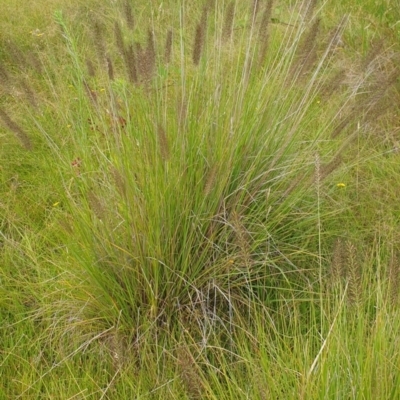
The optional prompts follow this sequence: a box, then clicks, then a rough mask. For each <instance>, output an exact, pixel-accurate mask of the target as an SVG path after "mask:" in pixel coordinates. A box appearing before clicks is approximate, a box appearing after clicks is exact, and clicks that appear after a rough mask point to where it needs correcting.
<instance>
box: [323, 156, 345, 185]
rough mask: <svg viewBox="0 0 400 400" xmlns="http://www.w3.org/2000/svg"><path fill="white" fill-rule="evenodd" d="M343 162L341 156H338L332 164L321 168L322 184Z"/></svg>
mask: <svg viewBox="0 0 400 400" xmlns="http://www.w3.org/2000/svg"><path fill="white" fill-rule="evenodd" d="M342 162H343V159H342V156H341V154H340V153H339V154H337V155H336V156H335V157H334V158H333V160H332V161H331V162H329V163H328V164H325V165H323V166H322V167H321V171H320V180H321V182H322V181H323V180H324V179H326V177H327V176H328V175H330V174H331V173H332V172H333V171H335V170H336V169H337V168H338V167H339V166H340V165H341V164H342Z"/></svg>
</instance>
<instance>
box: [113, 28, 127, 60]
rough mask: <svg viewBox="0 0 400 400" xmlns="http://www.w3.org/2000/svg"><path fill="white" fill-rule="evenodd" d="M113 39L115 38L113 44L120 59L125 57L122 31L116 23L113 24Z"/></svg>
mask: <svg viewBox="0 0 400 400" xmlns="http://www.w3.org/2000/svg"><path fill="white" fill-rule="evenodd" d="M114 37H115V44H116V45H117V49H118V51H119V53H120V54H121V56H122V57H125V44H124V37H123V34H122V29H121V26H120V24H119V23H118V21H115V23H114Z"/></svg>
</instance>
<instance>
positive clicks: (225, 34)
mask: <svg viewBox="0 0 400 400" xmlns="http://www.w3.org/2000/svg"><path fill="white" fill-rule="evenodd" d="M234 17H235V2H234V1H231V2H230V3H229V4H228V7H227V8H226V13H225V19H224V25H223V28H222V38H223V39H224V40H225V41H227V40H230V39H231V38H232V34H233V20H234Z"/></svg>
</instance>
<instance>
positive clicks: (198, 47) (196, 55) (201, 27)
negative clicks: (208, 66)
mask: <svg viewBox="0 0 400 400" xmlns="http://www.w3.org/2000/svg"><path fill="white" fill-rule="evenodd" d="M206 30H207V9H206V8H204V9H203V13H202V15H201V20H200V22H199V23H198V24H197V26H196V34H195V37H194V45H193V55H192V58H193V64H194V65H199V63H200V58H201V54H202V52H203V48H204V41H205V35H206Z"/></svg>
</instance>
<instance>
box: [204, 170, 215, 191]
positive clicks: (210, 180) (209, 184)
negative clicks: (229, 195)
mask: <svg viewBox="0 0 400 400" xmlns="http://www.w3.org/2000/svg"><path fill="white" fill-rule="evenodd" d="M217 171H218V167H217V165H216V164H215V165H214V166H213V167H212V168H211V170H210V171H209V172H208V174H207V180H206V182H205V185H204V196H208V195H209V194H210V193H211V191H212V189H213V188H214V186H215V181H216V178H217Z"/></svg>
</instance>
